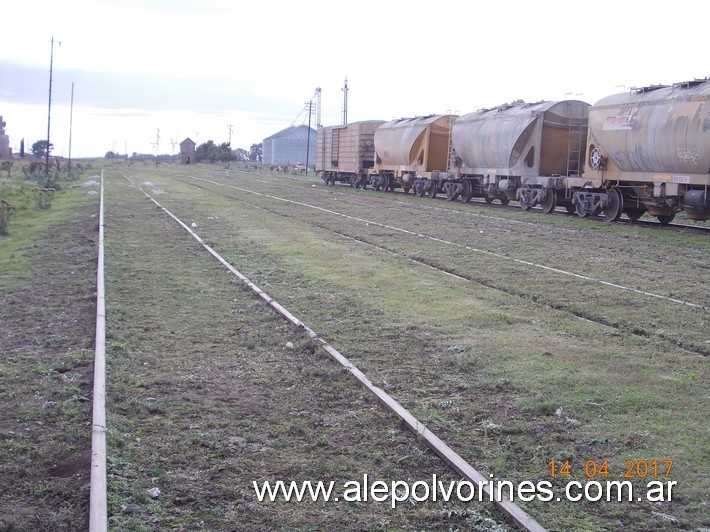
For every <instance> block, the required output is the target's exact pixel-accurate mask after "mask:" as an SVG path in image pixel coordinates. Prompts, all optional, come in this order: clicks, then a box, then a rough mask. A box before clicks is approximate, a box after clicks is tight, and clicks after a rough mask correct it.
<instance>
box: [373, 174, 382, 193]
mask: <svg viewBox="0 0 710 532" xmlns="http://www.w3.org/2000/svg"><path fill="white" fill-rule="evenodd" d="M372 190H374V191H375V192H377V191H378V190H380V177H379V176H376V175H373V176H372Z"/></svg>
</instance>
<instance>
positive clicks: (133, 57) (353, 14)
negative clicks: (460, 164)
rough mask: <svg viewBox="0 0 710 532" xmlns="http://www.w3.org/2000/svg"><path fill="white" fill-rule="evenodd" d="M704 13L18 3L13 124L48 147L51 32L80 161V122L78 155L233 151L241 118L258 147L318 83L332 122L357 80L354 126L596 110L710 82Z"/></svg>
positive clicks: (641, 6) (702, 1) (606, 3)
mask: <svg viewBox="0 0 710 532" xmlns="http://www.w3.org/2000/svg"><path fill="white" fill-rule="evenodd" d="M708 20H710V2H708V1H707V0H690V1H683V0H679V1H677V2H673V3H671V4H668V3H662V4H658V3H652V2H649V1H648V0H646V1H637V0H615V1H610V0H594V1H591V2H589V1H587V2H580V1H574V0H568V1H562V0H559V1H552V0H549V1H546V0H540V1H538V2H530V1H527V2H526V1H518V0H494V1H488V0H483V1H480V0H479V1H476V0H469V1H465V0H438V1H436V2H419V1H416V0H409V1H393V0H358V1H357V2H341V1H337V0H323V1H321V0H301V1H297V0H292V1H285V0H259V1H248V2H247V1H244V0H237V1H229V0H190V1H187V0H170V1H168V0H145V1H137V0H121V1H118V0H91V1H89V0H59V1H57V0H53V1H48V0H37V1H35V2H32V3H30V4H24V3H22V2H6V3H5V5H4V6H3V10H2V16H1V18H0V24H1V26H0V115H2V116H3V119H4V120H5V121H6V122H7V126H6V133H7V134H8V135H9V136H10V142H11V147H12V148H13V149H14V151H19V148H20V140H21V139H23V138H24V139H25V149H26V150H27V151H29V147H30V146H31V145H32V143H33V142H35V141H36V140H41V139H45V138H46V136H47V110H48V89H49V65H50V52H51V46H50V40H51V38H52V37H54V39H55V44H54V61H53V84H52V112H51V132H50V140H51V141H52V143H53V144H54V146H55V149H54V153H55V154H56V155H63V156H65V157H66V156H67V155H68V151H69V131H70V118H71V119H72V126H73V127H72V128H71V130H72V142H71V150H72V153H71V155H72V157H85V156H102V155H103V154H104V153H106V152H107V151H109V150H114V151H116V152H119V153H125V152H126V151H127V152H128V153H132V152H140V153H155V152H156V148H159V150H160V153H171V152H173V143H174V142H178V143H179V142H180V141H182V140H183V139H184V138H186V137H190V138H192V139H193V140H195V141H196V142H197V143H198V144H199V143H202V142H205V141H206V140H210V139H211V140H213V141H215V142H216V143H220V142H226V141H227V140H228V138H229V127H228V126H229V125H230V124H231V125H232V139H231V140H232V146H233V147H234V148H244V149H249V147H250V146H251V145H252V144H254V143H258V142H261V141H262V139H264V138H265V137H267V136H269V135H271V134H273V133H276V132H277V131H280V130H281V129H284V128H286V127H288V126H290V125H292V124H294V123H295V124H302V123H307V118H308V117H307V114H306V113H305V112H303V110H304V108H305V104H306V102H308V101H310V99H311V98H312V97H313V95H314V93H315V90H316V87H321V89H322V115H321V122H322V124H323V125H325V126H331V125H337V124H339V123H341V121H342V105H343V91H342V88H343V84H344V79H345V77H346V76H347V78H348V86H349V91H348V121H349V122H354V121H358V120H374V119H377V120H389V119H392V118H399V117H411V116H418V115H426V114H433V113H445V112H447V111H455V112H458V113H459V114H467V113H471V112H474V111H475V110H477V109H480V108H482V107H491V106H495V105H499V104H502V103H506V102H509V101H512V100H516V99H522V100H525V101H538V100H561V99H565V98H575V99H582V100H585V101H587V102H589V103H594V102H596V101H597V100H599V99H601V98H602V97H604V96H606V95H609V94H612V93H615V92H620V91H623V90H626V89H628V88H630V87H632V86H644V85H653V84H658V83H664V84H670V83H674V82H679V81H685V80H689V79H693V78H701V77H706V76H710V60H709V59H708V49H709V46H708V42H707V41H708V26H707V24H708ZM59 42H61V46H60V45H59ZM72 83H73V85H74V105H73V113H71V112H70V109H71V105H70V104H71V93H72ZM312 120H313V122H312V124H313V126H315V120H316V117H315V115H314V116H313V119H312ZM158 130H159V131H160V133H159V134H160V140H159V146H158V147H156V141H157V137H158ZM177 149H178V148H177V146H176V147H175V150H177Z"/></svg>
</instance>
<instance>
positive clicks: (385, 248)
mask: <svg viewBox="0 0 710 532" xmlns="http://www.w3.org/2000/svg"><path fill="white" fill-rule="evenodd" d="M186 177H187V176H180V178H179V179H177V180H176V181H177V182H176V185H177V184H178V183H181V184H185V185H189V186H190V187H197V188H201V189H202V190H204V191H205V192H206V193H208V194H218V195H219V196H220V197H221V198H226V197H227V196H225V194H224V193H223V192H218V191H217V190H214V188H213V187H214V186H219V187H222V186H229V185H228V184H225V183H217V182H215V183H202V184H200V183H199V180H195V179H194V178H193V179H189V180H188V179H186ZM203 181H205V180H203ZM134 182H135V181H134ZM206 185H208V186H206ZM181 186H182V185H181ZM235 188H237V189H239V192H240V194H239V195H238V196H234V198H230V199H235V200H237V199H238V200H239V201H240V202H242V203H243V204H244V205H247V206H250V207H253V208H254V209H259V210H263V211H264V212H265V213H268V214H271V215H276V216H283V217H285V218H289V219H291V220H294V221H295V220H296V219H295V218H294V215H295V214H296V212H295V211H293V210H292V209H291V210H289V209H290V208H289V209H286V210H284V209H281V208H278V207H275V208H270V207H269V206H268V205H267V204H265V203H264V201H262V200H263V199H264V198H267V197H269V199H270V200H273V199H276V198H272V197H271V196H274V194H273V192H272V193H270V194H268V193H264V192H258V191H256V190H252V191H250V193H252V194H254V198H255V201H254V202H250V201H248V200H245V198H244V192H245V190H246V189H245V188H244V187H243V186H240V187H235ZM166 190H168V189H166ZM143 193H144V194H145V195H146V196H148V197H150V194H147V193H146V192H145V191H144V192H143ZM169 194H170V193H169ZM383 197H384V196H383ZM256 198H261V199H258V200H257V199H256ZM151 201H152V202H153V203H154V204H155V205H156V207H158V208H159V209H161V210H162V211H167V208H166V205H167V204H166V203H164V202H162V200H161V203H158V202H157V200H156V199H155V198H153V197H151ZM358 201H360V200H358ZM166 202H172V203H174V204H175V206H176V207H180V208H181V209H182V210H183V213H184V211H185V206H184V205H181V204H180V202H179V201H178V195H176V196H170V195H168V196H166ZM363 203H364V204H367V203H368V202H363ZM403 203H405V204H407V203H408V202H403ZM281 204H283V205H286V204H287V202H286V198H279V199H278V201H277V202H276V203H275V204H274V205H277V206H278V205H281ZM291 204H292V205H294V206H295V205H298V208H299V209H307V208H313V207H314V206H313V205H311V206H307V205H306V202H304V201H301V202H299V201H292V203H291ZM432 207H434V206H433V205H432V206H430V208H432ZM435 208H436V209H437V210H438V209H441V208H443V209H445V210H448V209H447V208H446V207H443V206H441V207H435ZM319 209H320V210H321V212H324V211H323V209H322V207H320V208H319ZM187 212H189V209H188V211H187ZM208 212H209V211H208ZM242 212H244V211H243V210H242ZM166 214H167V213H166ZM217 214H220V213H219V212H218V211H217V210H215V211H214V216H216V215H217ZM344 214H345V215H346V216H347V218H343V216H342V215H344ZM330 215H334V214H333V213H330ZM170 216H171V217H172V220H173V221H174V222H175V223H177V224H180V225H181V226H182V227H183V229H185V230H186V231H187V232H188V233H191V234H192V237H193V238H194V239H195V240H196V241H197V242H198V243H199V245H200V246H201V248H202V250H203V251H207V252H209V253H210V255H211V256H212V257H213V258H214V259H216V260H217V261H219V263H220V264H221V265H222V266H223V267H225V268H227V269H228V270H230V271H231V272H232V274H233V275H235V276H236V277H238V278H239V280H240V281H241V282H242V283H244V284H245V285H247V286H249V285H250V284H251V285H253V286H254V288H253V289H255V292H256V293H257V295H258V296H259V297H260V298H261V299H262V300H264V301H265V302H266V303H267V304H268V305H269V306H270V307H271V308H273V309H275V310H279V307H281V308H283V306H282V305H281V304H280V303H278V302H277V301H276V300H275V299H274V297H273V296H272V295H269V294H266V292H264V291H263V290H262V289H261V288H259V286H258V285H257V284H256V283H255V282H254V281H252V280H251V279H249V278H247V277H246V275H244V274H241V272H239V270H236V269H235V268H234V267H233V266H231V264H232V263H230V261H229V260H227V259H225V258H224V257H222V255H220V253H218V252H217V251H216V249H218V247H217V246H216V245H215V244H213V243H212V242H211V240H210V244H207V243H206V239H207V238H209V237H208V235H209V234H210V229H212V228H213V225H214V223H210V224H208V225H207V226H204V225H203V223H204V222H200V225H199V226H198V227H199V228H198V229H196V230H193V228H190V226H189V220H191V218H184V217H182V216H180V217H179V215H178V214H176V213H175V212H173V210H172V207H170ZM202 216H205V215H204V212H203V214H202ZM339 216H340V217H341V218H343V219H348V220H353V221H354V219H355V217H352V214H350V215H348V214H347V211H345V212H341V213H340V215H339ZM220 218H222V214H220ZM309 218H310V222H309V223H314V218H313V217H309ZM183 220H187V221H183ZM198 221H199V220H198ZM225 221H226V220H225ZM362 222H363V224H365V223H368V224H370V226H371V227H382V229H387V230H388V231H390V230H392V231H395V230H397V228H396V227H395V226H391V227H388V228H385V227H384V226H379V225H378V223H379V222H376V221H375V220H373V219H369V220H366V219H364V218H363V219H362ZM215 223H216V222H215ZM220 223H221V222H220ZM511 223H525V224H526V226H527V225H528V223H527V222H518V221H513V222H511ZM330 225H331V224H329V223H327V222H325V221H324V222H322V223H320V225H319V224H318V223H316V224H315V226H317V227H320V228H322V229H323V230H326V229H327V230H328V231H330V232H331V233H332V234H333V235H336V236H338V237H339V238H343V239H353V240H356V241H358V244H361V245H366V246H370V247H372V249H374V250H377V252H378V253H388V254H392V255H393V256H396V258H397V259H401V260H407V261H410V262H411V263H412V264H415V265H418V266H425V267H427V268H433V269H435V270H437V271H438V272H439V273H441V275H445V276H447V277H449V278H452V279H453V280H454V281H456V282H458V281H462V282H466V283H476V284H477V283H478V280H477V279H475V278H471V277H470V276H468V275H466V274H463V275H462V272H461V271H460V270H459V269H457V268H450V267H447V266H446V264H442V263H439V262H438V261H434V262H432V261H430V260H426V259H424V260H420V258H418V257H413V256H411V255H408V254H407V253H402V251H401V250H400V249H397V248H396V246H390V245H387V244H386V243H383V242H378V241H377V239H375V240H373V239H371V238H367V237H365V238H362V235H359V234H354V233H350V232H349V231H345V232H343V231H338V230H337V229H336V228H333V227H330ZM423 225H426V223H425V222H424V221H423ZM533 225H534V224H533ZM520 227H523V226H520ZM399 229H402V228H399ZM198 231H199V232H200V235H198V234H197V232H198ZM205 231H206V232H205ZM203 232H204V233H203ZM400 232H401V233H402V234H403V235H405V234H406V235H408V238H423V237H427V235H426V234H425V233H423V232H422V233H421V234H420V235H419V236H417V234H415V233H416V231H409V232H407V233H405V232H402V231H400ZM410 233H411V234H410ZM439 240H441V239H438V238H437V239H436V241H439ZM218 242H219V241H217V240H215V243H218ZM452 243H455V241H454V242H452ZM440 244H442V245H450V244H447V243H446V242H443V241H441V242H440ZM469 247H472V246H469ZM208 248H209V249H208ZM210 249H211V250H212V251H210ZM467 251H473V252H475V250H473V249H468V250H467ZM479 251H484V250H479ZM496 260H506V261H509V260H510V257H505V256H504V255H501V256H500V257H496ZM230 266H231V267H230ZM232 270H234V271H232ZM550 273H553V272H550ZM269 280H270V281H271V279H269ZM257 282H259V281H257ZM259 284H261V282H259ZM270 284H271V282H270V283H269V285H270ZM480 286H481V287H482V288H484V289H491V288H492V289H494V290H499V289H500V287H499V286H498V287H496V286H489V285H487V284H486V283H483V284H481V285H480ZM605 286H606V285H605ZM608 288H609V289H612V288H613V287H612V286H608ZM623 288H624V287H619V288H615V290H619V291H624V290H623ZM469 290H470V289H469ZM259 291H261V292H262V293H263V295H262V293H260V292H259ZM502 293H505V294H507V295H514V296H520V295H521V294H519V293H514V292H511V291H505V290H502ZM637 296H639V297H641V298H643V297H649V298H653V297H654V296H653V295H650V294H649V295H644V294H642V293H637ZM530 301H531V302H533V303H535V304H539V305H540V308H541V310H542V309H544V307H545V305H544V303H538V302H537V301H536V300H532V299H531V300H530ZM665 301H667V303H668V304H682V305H683V306H685V307H689V306H688V305H687V303H688V302H687V301H679V303H674V302H673V301H671V300H670V299H666V300H665ZM691 303H692V302H691ZM689 308H693V307H689ZM284 310H285V312H286V313H287V314H282V315H283V316H284V317H285V319H286V320H287V321H288V322H289V323H291V324H292V325H293V326H294V327H295V328H297V329H300V330H302V331H304V332H305V333H306V334H308V335H309V336H310V337H311V339H313V340H314V342H316V344H317V345H318V346H319V348H321V349H322V350H323V351H324V352H326V353H327V354H328V356H330V357H332V358H334V359H335V360H336V361H338V362H339V363H340V364H341V366H342V367H343V368H345V371H347V372H348V373H349V374H350V375H352V376H353V377H354V378H355V379H356V380H357V381H358V382H360V383H361V384H362V386H363V387H364V388H365V389H370V388H369V387H368V386H367V384H368V383H369V384H370V385H372V391H371V392H370V393H372V394H373V396H374V397H377V398H378V401H380V402H381V403H382V404H383V405H384V407H385V408H387V409H390V410H393V411H395V414H397V415H400V414H401V416H400V417H401V419H403V423H405V424H406V426H408V427H409V429H410V430H413V431H414V432H416V433H419V434H425V435H427V437H426V438H425V440H426V441H427V443H428V444H433V445H435V446H436V445H439V442H441V443H442V444H443V442H442V441H441V440H439V439H438V438H436V436H434V435H433V434H432V438H431V439H430V438H429V437H428V435H429V432H428V430H427V428H426V427H425V426H424V425H423V424H422V423H420V422H419V421H418V420H417V419H416V418H413V417H412V418H410V417H408V416H407V413H408V411H407V410H404V411H400V410H399V408H397V407H396V406H395V405H391V404H389V402H388V401H387V400H386V399H387V397H389V398H390V399H393V397H394V396H392V395H391V394H390V393H388V391H387V387H388V385H383V384H380V383H381V382H383V381H381V380H380V379H378V380H374V379H369V378H368V377H366V376H365V375H364V374H363V373H362V372H361V371H359V370H357V368H355V366H354V365H353V364H352V363H351V362H350V361H349V360H348V359H345V357H342V355H341V354H340V353H339V352H338V351H337V350H336V349H335V348H332V345H331V344H330V343H328V342H327V341H325V340H324V338H323V337H322V336H321V335H320V334H318V333H316V332H315V331H314V330H313V329H312V328H310V327H309V326H307V325H306V324H305V323H304V321H303V320H302V319H299V318H296V317H295V316H294V314H292V313H291V312H290V311H289V310H286V309H285V308H284ZM562 310H563V311H565V312H566V310H564V309H562ZM701 310H702V309H701ZM543 311H544V310H543ZM288 315H290V316H291V317H293V320H292V319H290V318H289V316H288ZM578 317H579V318H580V319H582V320H586V317H585V316H584V315H581V316H578ZM587 321H591V322H592V323H594V325H602V326H604V327H607V325H606V324H604V323H602V322H598V321H595V320H587ZM611 328H612V329H613V327H611ZM627 332H628V331H627ZM631 332H632V334H636V331H631ZM639 332H640V331H639ZM623 333H624V331H623V330H614V331H613V332H612V333H611V334H614V335H620V334H623ZM639 336H640V337H643V336H644V335H643V334H640V335H639ZM334 337H336V338H339V336H337V335H336V336H334ZM329 347H330V348H332V349H333V350H334V351H335V353H334V352H331V351H330V350H329ZM338 355H340V357H342V358H343V359H342V360H338V359H339V357H338ZM368 373H369V372H368ZM376 383H377V384H376ZM385 384H386V381H385ZM380 392H381V393H382V394H384V396H383V395H381V393H380ZM400 393H401V392H400ZM385 396H386V397H385ZM397 404H399V405H400V406H401V405H402V403H401V402H400V403H397ZM404 404H409V403H408V402H405V403H404ZM388 405H389V406H388ZM410 415H411V414H410ZM408 420H409V421H408ZM437 440H438V441H437ZM446 447H448V449H452V447H449V446H446ZM446 447H440V448H439V449H440V450H436V449H435V452H436V453H437V454H439V455H440V456H441V458H442V459H443V460H444V461H445V462H446V463H448V464H449V466H450V467H452V468H453V471H455V472H456V473H457V474H459V475H461V476H462V478H469V476H466V475H470V478H473V479H476V478H479V480H480V478H485V477H484V476H480V477H476V476H475V473H473V472H471V471H469V470H468V469H466V468H464V470H463V472H462V471H461V470H459V469H456V467H457V466H456V464H459V459H461V456H460V455H457V454H456V453H454V455H455V456H454V455H451V454H450V453H449V452H448V451H447V450H446ZM442 449H443V450H442ZM440 451H441V452H440ZM457 456H458V458H457ZM464 464H465V465H468V466H469V467H470V464H467V463H466V462H465V461H464ZM459 465H460V464H459ZM467 471H468V472H467ZM473 471H474V472H475V471H476V470H475V469H473ZM479 475H480V473H479ZM518 508H519V507H518ZM501 510H502V511H503V513H504V514H506V515H508V516H509V518H510V519H511V521H510V522H511V523H517V524H516V526H521V527H523V528H528V529H531V530H534V529H535V528H529V527H528V526H526V525H521V524H520V523H519V522H518V521H516V520H515V519H516V518H514V517H511V516H510V515H509V513H508V512H506V511H505V509H501ZM528 517H529V516H528ZM532 526H533V527H534V526H540V525H539V523H535V524H533V525H532Z"/></svg>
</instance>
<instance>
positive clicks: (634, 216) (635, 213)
mask: <svg viewBox="0 0 710 532" xmlns="http://www.w3.org/2000/svg"><path fill="white" fill-rule="evenodd" d="M644 212H646V211H644V210H643V209H630V210H629V211H627V212H626V216H628V217H629V220H631V221H632V222H635V221H636V220H638V219H639V218H641V216H643V213H644Z"/></svg>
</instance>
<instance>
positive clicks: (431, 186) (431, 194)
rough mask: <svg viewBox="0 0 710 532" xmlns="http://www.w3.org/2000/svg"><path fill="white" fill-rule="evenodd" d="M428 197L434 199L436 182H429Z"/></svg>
mask: <svg viewBox="0 0 710 532" xmlns="http://www.w3.org/2000/svg"><path fill="white" fill-rule="evenodd" d="M429 197H430V198H431V199H434V198H435V197H436V182H434V181H431V182H430V183H429Z"/></svg>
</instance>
